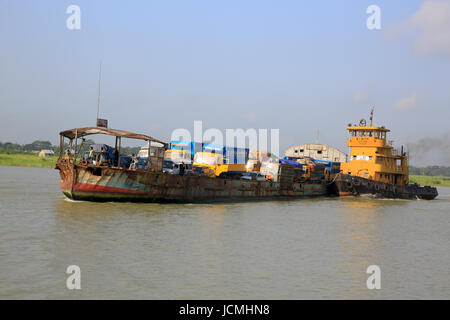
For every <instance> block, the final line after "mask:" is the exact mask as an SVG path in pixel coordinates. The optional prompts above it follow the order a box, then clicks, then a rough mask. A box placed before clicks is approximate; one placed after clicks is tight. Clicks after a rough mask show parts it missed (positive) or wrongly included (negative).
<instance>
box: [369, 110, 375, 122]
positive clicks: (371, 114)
mask: <svg viewBox="0 0 450 320" xmlns="http://www.w3.org/2000/svg"><path fill="white" fill-rule="evenodd" d="M374 110H375V107H372V111H370V126H372V122H373V111H374Z"/></svg>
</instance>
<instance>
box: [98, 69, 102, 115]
mask: <svg viewBox="0 0 450 320" xmlns="http://www.w3.org/2000/svg"><path fill="white" fill-rule="evenodd" d="M101 82H102V63H101V62H100V69H99V71H98V97H97V119H98V118H99V116H100V84H101Z"/></svg>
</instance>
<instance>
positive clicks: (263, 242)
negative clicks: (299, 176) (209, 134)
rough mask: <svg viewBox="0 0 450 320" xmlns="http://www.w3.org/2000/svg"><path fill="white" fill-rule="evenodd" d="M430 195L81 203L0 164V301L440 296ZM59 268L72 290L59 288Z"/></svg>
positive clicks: (440, 256) (444, 257) (442, 258)
mask: <svg viewBox="0 0 450 320" xmlns="http://www.w3.org/2000/svg"><path fill="white" fill-rule="evenodd" d="M439 193H440V195H439V198H438V199H437V200H434V201H406V200H374V199H367V198H333V199H331V198H320V199H304V200H295V201H269V202H262V203H235V204H233V203H228V204H205V205H199V204H195V205H189V204H188V205H171V204H132V203H91V202H76V201H70V200H68V199H65V197H64V196H63V194H62V193H61V191H60V189H59V175H58V172H57V171H56V170H52V169H37V168H18V167H0V299H107V298H111V299H393V298H401V299H409V298H411V299H431V298H438V299H449V298H450V268H449V266H450V250H449V243H450V206H449V205H450V188H440V189H439ZM69 265H77V266H79V267H80V269H81V278H80V279H81V290H68V289H67V288H66V280H67V277H68V276H69V275H68V274H66V269H67V267H68V266H69ZM370 265H377V266H379V267H380V270H381V289H380V290H376V289H375V290H369V289H367V285H366V281H367V278H368V277H369V276H370V275H369V274H367V273H366V269H367V267H368V266H370Z"/></svg>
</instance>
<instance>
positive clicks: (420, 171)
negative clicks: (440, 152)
mask: <svg viewBox="0 0 450 320" xmlns="http://www.w3.org/2000/svg"><path fill="white" fill-rule="evenodd" d="M409 174H411V175H417V176H441V177H450V167H444V166H428V167H425V168H417V167H411V166H410V167H409Z"/></svg>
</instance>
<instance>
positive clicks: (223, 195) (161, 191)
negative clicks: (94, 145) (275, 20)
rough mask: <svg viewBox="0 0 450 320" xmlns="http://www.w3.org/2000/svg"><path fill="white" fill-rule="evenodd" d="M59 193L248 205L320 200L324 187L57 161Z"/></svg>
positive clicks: (103, 198)
mask: <svg viewBox="0 0 450 320" xmlns="http://www.w3.org/2000/svg"><path fill="white" fill-rule="evenodd" d="M56 169H58V170H59V171H60V176H61V182H60V184H61V189H62V192H63V193H64V194H65V195H66V196H67V197H68V198H70V199H74V200H90V201H129V202H187V203H189V202H212V201H242V200H244V201H249V200H264V199H275V198H300V197H315V196H324V195H326V194H327V186H326V184H324V183H320V182H314V183H302V184H300V183H290V184H285V185H283V184H280V183H276V182H270V181H249V180H240V179H221V178H209V177H203V176H177V175H169V174H165V173H162V172H152V171H144V170H128V169H125V168H118V167H95V166H91V165H79V164H72V163H69V162H65V161H63V160H60V161H58V163H57V164H56Z"/></svg>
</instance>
